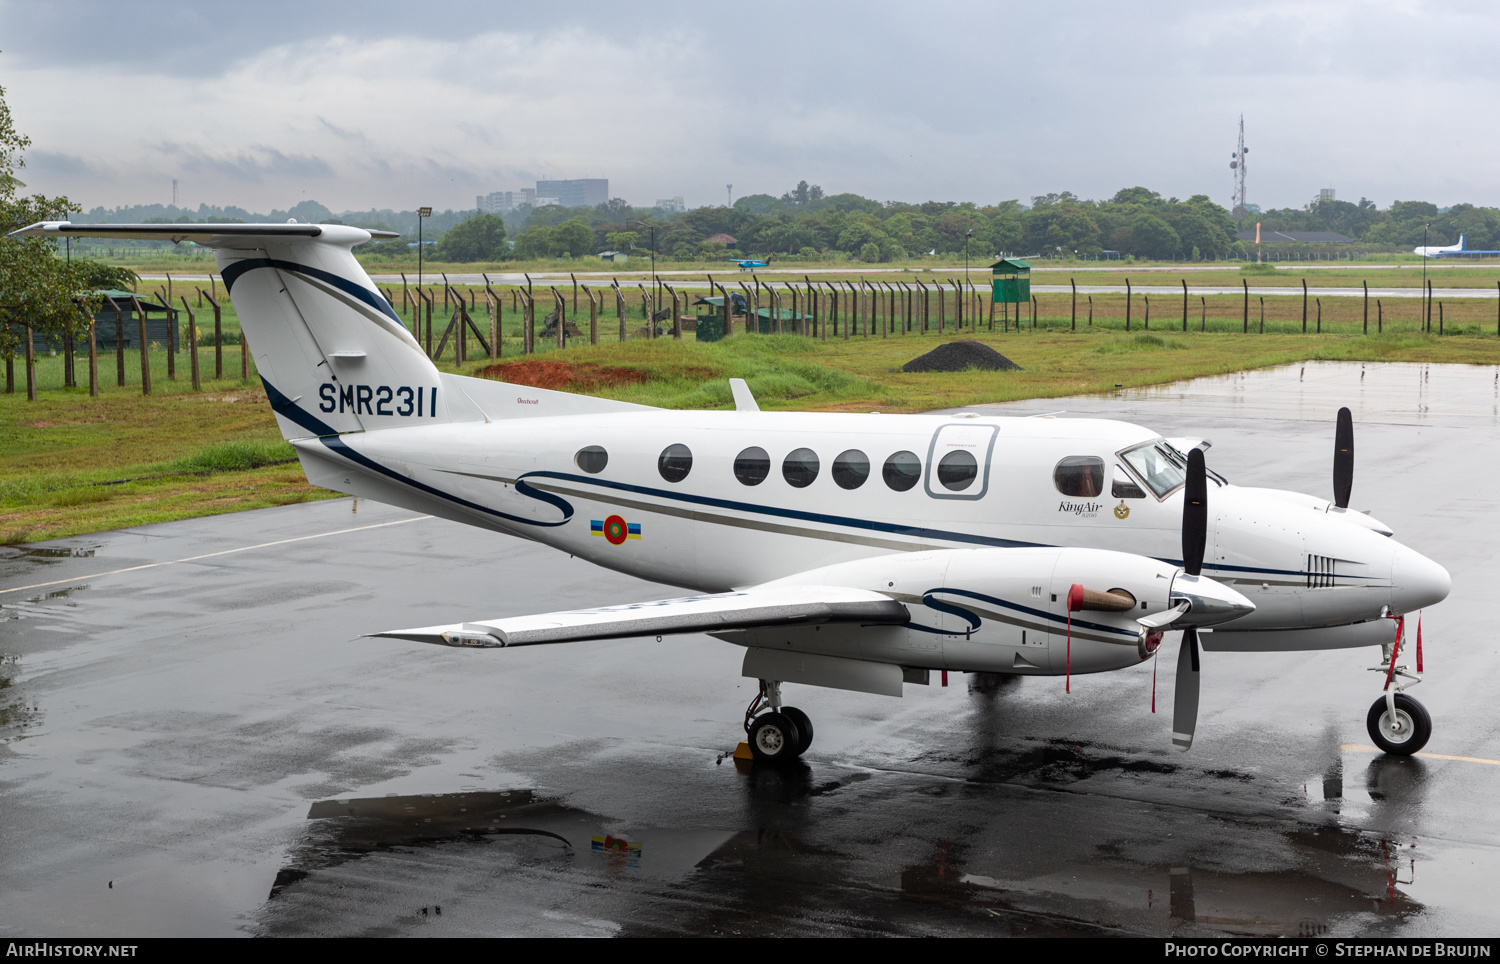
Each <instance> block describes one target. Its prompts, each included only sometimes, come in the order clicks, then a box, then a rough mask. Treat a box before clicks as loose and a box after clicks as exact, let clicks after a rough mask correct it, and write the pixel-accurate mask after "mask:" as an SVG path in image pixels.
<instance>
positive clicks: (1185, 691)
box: [1172, 629, 1202, 750]
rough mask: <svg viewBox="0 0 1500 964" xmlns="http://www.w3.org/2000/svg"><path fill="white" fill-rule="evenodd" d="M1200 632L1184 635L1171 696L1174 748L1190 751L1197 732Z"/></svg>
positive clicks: (1185, 631)
mask: <svg viewBox="0 0 1500 964" xmlns="http://www.w3.org/2000/svg"><path fill="white" fill-rule="evenodd" d="M1201 676H1202V674H1201V673H1199V671H1198V631H1197V630H1196V629H1185V630H1183V632H1182V648H1181V649H1179V650H1178V651H1177V689H1176V692H1175V693H1174V694H1173V696H1172V745H1173V746H1175V747H1176V748H1177V749H1179V750H1187V749H1189V748H1190V747H1191V746H1192V745H1193V732H1194V731H1195V730H1197V729H1198V684H1199V682H1200V680H1201Z"/></svg>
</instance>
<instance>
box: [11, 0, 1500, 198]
mask: <svg viewBox="0 0 1500 964" xmlns="http://www.w3.org/2000/svg"><path fill="white" fill-rule="evenodd" d="M1497 40H1500V7H1497V6H1494V5H1490V4H1484V3H1465V2H1456V0H1447V2H1443V3H1432V4H1425V3H1374V2H1362V3H1339V2H1323V0H1320V2H1317V3H1309V2H1306V0H1302V2H1292V3H1259V2H1253V0H1244V2H1240V3H1237V4H1233V5H1231V4H1204V3H1201V2H1198V3H1183V4H1171V3H1159V2H1158V3H1152V4H1129V3H1119V2H1112V3H1055V2H1054V3H1035V2H1033V3H1027V4H1006V3H993V2H992V3H968V4H965V3H932V2H928V3H900V4H897V3H892V4H882V3H870V2H862V3H848V4H844V3H818V2H812V3H809V2H801V3H780V2H766V0H738V2H735V3H719V4H703V3H651V2H646V3H639V4H625V3H620V2H617V0H616V2H608V3H566V2H558V0H552V2H548V3H537V2H535V0H531V2H525V3H511V2H497V0H487V2H477V3H463V2H454V3H444V2H427V3H413V2H411V0H406V2H403V3H399V4H396V3H373V2H363V3H336V2H331V0H297V2H290V3H288V2H280V0H257V2H255V3H241V4H233V5H231V4H224V3H208V2H196V3H185V2H168V0H112V2H100V3H94V2H67V0H54V2H45V3H42V2H37V0H26V2H15V0H0V50H3V53H0V86H4V88H5V90H6V99H7V100H8V102H9V104H10V106H11V109H12V111H13V113H14V118H15V123H16V126H17V127H18V128H19V129H20V130H21V131H22V132H23V133H25V134H27V135H28V136H30V137H31V138H32V141H33V147H32V149H31V150H30V151H29V152H28V155H27V169H26V170H25V171H24V172H22V179H23V180H25V181H26V182H27V184H28V185H29V188H30V189H31V190H34V191H39V192H42V193H46V194H66V195H67V196H69V197H70V198H72V199H73V200H74V201H75V202H77V203H79V204H80V205H81V206H83V207H85V208H87V207H92V206H94V205H98V204H103V205H107V206H111V207H113V206H116V205H120V204H133V203H151V202H159V203H166V202H169V201H170V200H171V181H172V179H173V178H177V179H178V180H179V182H180V184H179V188H178V197H179V199H180V203H182V204H185V205H189V206H194V207H196V206H197V205H198V204H199V203H202V202H206V203H209V204H221V205H227V204H234V205H239V206H242V207H246V208H249V209H252V210H262V211H264V210H269V209H270V208H272V207H281V208H285V207H287V206H289V205H291V204H295V203H296V202H298V201H300V200H304V199H314V200H317V201H321V202H322V203H324V204H326V205H328V206H329V207H330V208H333V209H334V210H336V211H337V210H344V209H350V208H354V209H363V208H370V207H393V208H410V207H413V206H416V205H419V204H432V205H434V206H437V207H439V208H445V207H454V208H463V207H472V206H473V203H474V195H475V194H478V193H488V192H489V191H495V190H515V189H518V188H521V187H529V186H532V185H533V184H534V182H535V181H536V179H538V178H541V177H549V178H551V177H559V178H571V177H607V178H609V181H610V193H611V194H612V195H615V196H619V197H623V198H625V199H627V200H629V201H631V202H632V203H635V204H650V203H651V202H652V201H654V200H655V199H656V198H659V197H669V196H672V195H678V194H681V195H683V196H684V197H686V199H687V202H688V203H689V205H692V206H697V205H701V204H714V203H723V202H724V198H725V185H726V184H730V183H732V184H733V185H734V196H735V197H740V196H743V195H746V194H754V193H762V192H764V193H770V194H778V195H779V194H780V193H782V192H783V191H785V190H787V189H788V188H790V187H792V186H793V185H794V184H795V183H796V182H797V181H798V180H799V179H802V178H806V179H807V180H808V181H810V182H812V183H815V184H821V185H822V186H823V187H824V188H825V189H826V190H827V191H829V192H830V193H834V192H840V191H853V192H856V193H859V194H863V195H866V196H868V197H874V198H877V199H880V200H905V201H922V200H928V199H936V200H971V201H976V202H980V203H993V202H996V201H1000V200H1004V199H1007V198H1020V199H1022V200H1026V199H1029V198H1030V197H1032V196H1033V195H1038V194H1045V193H1048V192H1054V191H1072V192H1074V193H1075V194H1078V195H1081V196H1083V197H1092V198H1098V197H1108V196H1110V195H1112V194H1113V193H1114V192H1115V191H1116V190H1118V189H1119V188H1121V187H1124V186H1130V185H1136V184H1142V185H1146V186H1148V187H1150V188H1153V189H1155V190H1157V191H1160V192H1162V193H1163V194H1167V195H1176V196H1179V197H1187V196H1189V195H1192V194H1199V193H1201V194H1207V195H1209V196H1211V197H1212V198H1213V199H1214V200H1215V201H1217V202H1219V203H1220V204H1224V205H1225V206H1228V205H1229V203H1230V191H1231V188H1232V181H1231V172H1230V169H1229V155H1230V152H1231V151H1232V150H1233V149H1234V145H1235V137H1236V125H1237V124H1238V121H1239V115H1240V114H1241V113H1242V112H1243V114H1244V115H1245V128H1246V144H1247V145H1248V146H1249V148H1250V158H1249V160H1250V164H1249V169H1248V174H1249V192H1248V193H1249V200H1250V201H1251V202H1252V203H1258V204H1260V205H1262V206H1263V207H1282V206H1288V205H1295V206H1301V205H1302V204H1304V203H1306V201H1307V200H1308V199H1309V198H1311V197H1313V196H1315V195H1316V194H1317V191H1318V189H1319V188H1324V187H1333V188H1335V189H1336V190H1337V191H1338V197H1339V198H1340V199H1341V200H1351V201H1352V200H1358V199H1359V198H1360V197H1361V196H1366V197H1369V198H1371V199H1373V200H1375V201H1376V202H1378V203H1379V204H1380V206H1381V207H1385V206H1387V205H1389V204H1390V203H1391V201H1392V200H1394V199H1403V200H1407V199H1421V200H1430V201H1434V202H1437V203H1438V204H1440V205H1447V204H1452V203H1455V202H1458V201H1470V202H1474V203H1480V204H1487V205H1500V178H1497V177H1496V161H1495V158H1496V157H1500V126H1497V125H1496V124H1495V123H1494V122H1493V116H1492V115H1491V113H1490V111H1491V110H1493V109H1494V105H1495V104H1496V103H1497V98H1496V95H1497V93H1500V82H1497V81H1500V65H1497V64H1500V58H1497V57H1496V53H1495V51H1496V47H1497V43H1496V42H1497Z"/></svg>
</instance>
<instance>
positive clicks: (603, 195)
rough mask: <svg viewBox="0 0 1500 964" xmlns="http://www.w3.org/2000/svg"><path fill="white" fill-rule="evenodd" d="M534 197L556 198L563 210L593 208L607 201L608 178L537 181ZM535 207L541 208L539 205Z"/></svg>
mask: <svg viewBox="0 0 1500 964" xmlns="http://www.w3.org/2000/svg"><path fill="white" fill-rule="evenodd" d="M536 196H537V198H538V200H540V199H541V198H543V197H549V198H556V199H557V200H556V201H555V202H554V203H557V204H561V205H562V206H563V207H565V208H583V207H589V208H591V207H593V206H594V205H596V204H603V203H604V202H606V201H608V200H609V178H607V177H586V178H579V179H577V180H572V181H537V182H536ZM537 207H541V205H540V204H538V205H537Z"/></svg>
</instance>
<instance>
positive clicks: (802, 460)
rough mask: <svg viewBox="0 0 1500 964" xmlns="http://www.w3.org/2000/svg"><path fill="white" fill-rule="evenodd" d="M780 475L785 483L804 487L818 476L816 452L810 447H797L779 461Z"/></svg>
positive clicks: (794, 486) (795, 486) (798, 487)
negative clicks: (784, 459)
mask: <svg viewBox="0 0 1500 964" xmlns="http://www.w3.org/2000/svg"><path fill="white" fill-rule="evenodd" d="M781 477H782V478H784V479H786V484H787V485H790V486H792V487H793V488H797V489H805V488H807V487H808V486H809V485H812V484H813V479H816V478H817V477H818V453H816V452H814V451H813V450H812V449H797V450H796V451H794V452H792V454H790V455H788V456H787V457H786V461H784V462H782V463H781Z"/></svg>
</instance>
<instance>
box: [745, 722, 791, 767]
mask: <svg viewBox="0 0 1500 964" xmlns="http://www.w3.org/2000/svg"><path fill="white" fill-rule="evenodd" d="M749 736H750V752H751V754H753V755H754V757H755V759H757V760H759V761H761V762H763V763H782V762H785V761H787V760H792V759H795V758H796V756H797V754H798V753H799V752H800V747H801V746H802V734H801V732H799V731H798V729H797V724H796V723H793V722H792V721H791V719H789V718H788V717H787V716H786V714H784V713H774V712H773V713H763V714H761V715H760V716H757V717H756V718H755V722H753V723H751V724H750V733H749Z"/></svg>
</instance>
